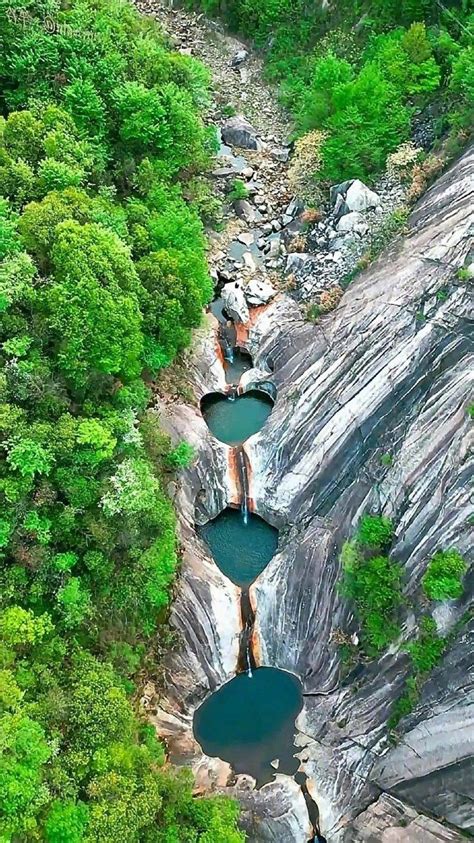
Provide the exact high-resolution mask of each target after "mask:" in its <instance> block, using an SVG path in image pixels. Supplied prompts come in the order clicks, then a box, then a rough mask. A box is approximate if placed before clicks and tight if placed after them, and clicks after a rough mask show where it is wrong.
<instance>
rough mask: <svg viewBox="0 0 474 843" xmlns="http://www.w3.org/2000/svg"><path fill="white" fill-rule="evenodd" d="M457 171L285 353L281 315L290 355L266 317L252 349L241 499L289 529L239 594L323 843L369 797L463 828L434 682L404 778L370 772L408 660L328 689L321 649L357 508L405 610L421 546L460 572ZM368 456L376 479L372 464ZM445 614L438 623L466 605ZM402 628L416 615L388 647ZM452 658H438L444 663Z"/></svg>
mask: <svg viewBox="0 0 474 843" xmlns="http://www.w3.org/2000/svg"><path fill="white" fill-rule="evenodd" d="M473 157H474V156H473V153H472V151H471V152H470V153H467V154H465V155H464V156H463V158H461V160H460V161H459V162H458V163H457V164H456V165H454V167H453V168H452V169H451V170H450V171H449V172H448V173H446V174H445V175H444V176H443V177H442V178H441V179H440V180H439V181H438V182H437V184H436V185H434V186H433V187H432V188H431V190H429V191H428V192H427V194H426V195H425V197H424V198H423V199H422V200H421V202H420V203H419V204H418V206H417V207H416V208H415V210H414V212H413V214H412V216H411V220H410V225H411V232H410V235H409V236H408V237H407V238H406V239H405V240H399V241H398V242H397V243H396V244H394V245H393V247H392V248H391V249H390V250H389V252H388V254H385V255H383V256H382V257H381V258H380V259H379V260H378V261H377V262H376V263H375V264H374V265H373V266H372V267H370V268H369V270H368V271H367V272H365V273H363V274H362V275H361V276H360V278H358V279H357V280H356V281H355V282H354V283H353V284H352V285H351V287H350V288H349V289H348V291H347V292H346V294H345V296H344V298H343V300H342V302H341V304H340V306H339V307H338V308H337V310H336V311H335V312H334V313H332V314H330V315H329V316H328V317H326V318H325V319H322V320H321V321H320V323H319V325H317V326H316V327H314V328H313V330H312V337H311V339H310V340H309V341H308V336H307V334H306V333H305V343H304V344H303V346H302V347H301V348H298V341H297V340H296V339H295V334H298V333H299V328H298V326H297V324H296V323H295V321H294V317H293V318H292V321H291V322H290V324H292V342H291V344H290V343H288V333H287V325H286V323H285V319H284V318H283V319H280V322H281V327H280V330H279V331H278V330H277V329H276V326H275V322H273V323H272V313H271V309H269V311H267V313H266V314H265V320H266V325H269V324H271V323H272V327H273V332H272V333H269V332H267V331H265V334H266V337H267V339H266V340H265V341H264V342H262V343H258V344H259V345H260V348H261V353H262V355H263V356H264V358H265V359H267V358H268V356H272V355H274V356H276V355H277V354H278V361H279V365H278V366H275V373H274V380H275V383H276V386H277V389H278V400H277V403H276V406H275V409H274V411H273V413H272V415H271V416H270V418H269V419H268V421H267V423H266V425H265V428H264V429H263V430H262V431H261V433H260V434H258V435H257V436H255V437H253V438H252V439H251V440H250V441H249V442H248V443H247V446H246V450H247V453H248V455H249V459H250V462H251V464H252V467H253V476H254V490H253V494H254V497H255V500H256V501H257V509H258V511H259V512H260V514H262V515H263V516H264V517H267V518H268V519H269V520H270V521H271V522H272V523H277V524H283V523H288V524H290V525H293V526H291V527H290V528H289V529H288V530H287V535H286V537H285V538H284V539H283V542H282V543H281V547H280V552H279V553H278V555H277V556H276V557H274V559H273V560H272V561H271V562H270V564H269V565H268V567H267V568H266V570H265V571H264V572H263V573H262V574H261V575H260V577H259V578H258V580H257V582H256V583H255V585H254V587H253V589H252V591H253V599H254V604H255V605H256V606H257V613H256V639H257V651H259V652H260V655H261V659H262V662H264V663H268V664H272V665H275V666H277V667H281V668H285V669H287V670H292V671H294V672H295V673H297V674H298V675H299V676H300V677H301V679H302V681H303V683H304V688H305V691H306V693H307V694H309V695H310V696H307V697H305V705H304V708H303V711H302V712H301V714H300V717H299V720H298V723H297V725H298V729H299V730H300V733H301V734H300V736H299V738H298V743H299V745H300V746H301V747H302V751H301V754H300V757H301V759H302V762H303V768H304V770H305V772H306V773H307V775H308V776H309V778H310V779H311V781H312V782H313V792H314V794H315V798H316V802H317V804H318V807H319V810H320V823H321V830H322V832H323V834H325V836H327V838H328V839H329V840H331V841H333V840H338V839H340V835H341V834H342V831H343V829H344V827H345V826H346V825H347V824H348V823H349V822H350V820H351V817H354V816H356V815H357V814H358V813H359V812H360V810H361V809H362V808H364V807H365V806H367V805H368V804H369V803H370V802H372V801H373V800H374V799H375V798H376V797H377V794H378V793H379V792H380V787H383V788H384V789H391V788H392V787H393V789H394V792H396V793H397V794H399V795H400V797H401V798H403V799H407V800H409V801H410V802H412V804H414V805H415V807H416V808H417V809H419V810H421V811H426V810H427V811H429V812H432V813H434V814H435V815H437V816H439V817H444V816H446V815H448V816H449V817H452V821H453V822H454V824H457V825H459V827H461V828H464V827H467V826H466V813H468V812H469V807H470V816H471V819H472V815H473V811H472V805H471V806H469V807H467V806H466V797H465V793H466V792H467V791H466V779H467V776H468V775H469V773H468V771H467V770H466V767H465V765H466V764H467V760H466V754H468V753H469V749H468V748H467V743H466V731H467V730H468V729H469V728H470V729H471V733H472V729H473V728H474V720H473V715H472V706H471V708H470V709H468V708H467V706H466V707H464V705H463V704H462V705H461V708H462V711H461V710H460V711H457V716H455V715H454V714H453V715H451V714H450V711H451V709H452V708H453V704H454V703H453V701H452V699H451V696H450V693H449V689H448V682H447V680H446V684H444V685H443V683H441V682H440V683H439V685H438V688H437V696H438V702H439V705H438V714H437V717H436V718H433V717H432V715H431V714H430V715H428V714H425V715H423V716H422V717H421V719H420V721H419V722H417V723H416V726H414V730H413V734H412V733H411V732H410V735H411V736H412V737H413V739H414V740H415V741H416V746H415V750H414V751H415V752H416V753H418V756H417V764H416V765H414V764H413V757H412V754H410V752H409V751H408V749H407V748H406V747H405V748H403V747H404V745H403V743H402V744H401V746H400V747H399V748H398V749H397V750H393V751H392V752H393V753H394V755H393V761H394V764H395V762H397V764H398V766H397V767H396V768H395V767H394V766H393V767H392V764H391V761H387V767H384V766H382V767H380V768H379V767H376V770H377V773H376V774H375V773H374V774H372V768H373V766H374V763H376V762H378V760H379V758H380V757H381V756H382V754H383V753H384V752H385V751H386V750H387V742H386V735H387V726H386V723H387V718H388V717H389V715H390V711H391V707H392V705H393V702H394V700H396V699H397V697H398V696H399V695H400V693H401V691H402V687H403V683H404V679H405V677H406V675H407V666H408V660H407V656H406V655H404V654H403V652H402V650H401V647H400V646H394V647H393V648H392V649H391V650H390V651H389V652H388V653H387V654H386V655H384V657H383V658H381V659H380V660H379V662H378V664H373V665H370V664H369V665H362V666H360V667H359V668H358V669H357V671H356V672H355V673H354V675H351V676H350V677H348V679H347V680H346V682H345V684H344V685H342V686H341V684H340V682H339V680H338V666H337V651H336V644H335V642H334V640H333V633H334V630H335V629H337V628H338V627H344V629H353V630H355V629H356V626H355V623H354V621H353V619H351V616H350V614H349V609H348V607H347V605H346V604H345V602H343V601H342V600H341V598H340V596H339V594H338V592H337V589H336V582H337V579H338V577H339V562H338V551H339V548H340V546H341V543H342V541H343V539H344V538H345V537H347V536H348V535H350V533H351V531H352V530H353V529H354V526H355V524H356V522H357V520H358V517H359V516H360V513H361V512H362V511H367V510H369V511H370V510H373V511H379V510H381V511H382V512H383V514H385V515H388V516H390V517H392V518H393V519H394V522H395V524H396V533H395V542H394V546H393V556H394V558H395V559H397V560H398V561H399V562H400V563H401V564H402V566H403V568H404V572H405V590H406V593H407V594H408V595H413V596H414V597H415V598H417V596H418V588H419V583H420V580H421V577H422V574H423V572H424V570H425V567H426V564H427V562H428V559H429V558H430V556H431V555H432V554H433V553H434V551H435V550H436V549H437V548H439V547H448V546H455V547H457V548H458V549H459V550H460V551H461V553H463V554H464V555H465V557H466V559H468V561H469V562H472V549H473V546H474V524H473V523H472V519H471V520H470V516H472V514H473V501H472V486H471V482H472V475H473V469H474V462H473V444H474V435H473V425H472V421H471V420H470V419H469V416H468V413H467V407H468V405H469V403H470V402H471V401H472V395H473V385H474V365H473V364H474V346H473V317H474V307H473V296H472V288H471V287H469V286H468V285H467V284H466V283H465V282H462V281H460V280H459V279H458V277H457V275H456V270H457V268H458V267H460V266H462V265H463V263H464V260H465V257H466V255H467V254H468V252H469V249H470V248H471V247H472V221H473V220H472V211H471V209H472V208H473V202H472V199H473V169H474V167H473ZM440 291H442V294H441V295H438V294H439V292H440ZM278 307H279V308H280V316H281V310H282V303H281V302H280V303H279V305H278ZM255 330H256V332H257V331H259V332H261V331H262V326H261V325H257V327H256V329H255ZM305 330H306V329H305V328H303V327H302V328H301V332H302V333H304V332H305ZM252 342H253V333H252V332H251V334H250V343H251V344H252ZM257 342H258V341H257ZM257 342H256V345H257ZM255 362H256V364H257V365H258V363H259V358H258V353H257V354H256V356H255ZM383 453H390V454H391V455H392V458H393V462H392V465H391V466H389V467H384V466H382V465H381V463H380V456H381V454H383ZM417 602H418V603H419V599H418V600H416V601H415V606H416V604H417ZM451 608H452V612H451V616H450V620H449V622H448V623H449V624H451V626H452V624H453V623H454V622H455V620H457V619H459V618H460V616H461V614H462V613H463V611H464V609H465V604H464V603H463V601H458V603H457V604H456V603H455V604H453V605H452V607H451ZM415 626H416V612H415V615H408V617H407V618H406V621H405V623H404V627H403V635H402V642H400V644H401V645H402V644H403V641H404V640H406V639H407V638H409V637H410V636H411V635H412V634H413V631H414V628H415ZM460 646H461V645H460V644H459V643H454V644H453V645H452V651H451V653H452V658H453V659H457V658H459V653H460V651H459V647H460ZM468 681H469V680H468ZM471 682H472V677H471ZM470 687H472V685H471V686H470ZM469 712H470V713H469ZM461 713H462V716H461ZM425 720H426V722H425ZM399 728H400V729H401V731H402V732H404V730H405V729H406V728H407V727H406V726H405V724H404V723H402V724H400V727H399ZM390 758H392V756H390ZM389 768H391V772H390V773H389ZM395 769H396V771H397V772H396V774H395ZM471 775H472V774H471ZM394 776H395V778H394ZM415 779H416V784H415Z"/></svg>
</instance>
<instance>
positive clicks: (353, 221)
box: [336, 211, 363, 233]
mask: <svg viewBox="0 0 474 843" xmlns="http://www.w3.org/2000/svg"><path fill="white" fill-rule="evenodd" d="M362 221H363V216H362V214H361V213H359V211H350V212H349V213H348V214H344V216H343V217H341V219H340V220H339V222H338V224H337V226H336V228H337V230H338V231H340V232H343V233H346V232H348V231H354V229H355V228H356V227H357V226H358V225H359V224H360V223H361V222H362Z"/></svg>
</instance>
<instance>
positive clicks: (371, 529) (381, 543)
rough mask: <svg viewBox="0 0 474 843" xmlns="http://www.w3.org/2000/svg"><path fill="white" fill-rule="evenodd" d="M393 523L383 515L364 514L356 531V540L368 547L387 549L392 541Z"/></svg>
mask: <svg viewBox="0 0 474 843" xmlns="http://www.w3.org/2000/svg"><path fill="white" fill-rule="evenodd" d="M392 536H393V524H392V521H391V520H390V518H384V516H381V515H363V516H362V518H361V520H360V523H359V527H358V529H357V533H356V540H357V542H359V543H360V544H362V545H365V546H367V547H368V548H376V549H380V550H385V549H386V548H387V547H388V546H389V545H390V543H391V541H392Z"/></svg>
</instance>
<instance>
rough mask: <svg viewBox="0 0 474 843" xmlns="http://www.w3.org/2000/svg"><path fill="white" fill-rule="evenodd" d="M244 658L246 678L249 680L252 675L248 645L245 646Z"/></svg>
mask: <svg viewBox="0 0 474 843" xmlns="http://www.w3.org/2000/svg"><path fill="white" fill-rule="evenodd" d="M245 656H246V659H247V676H248V678H249V679H251V678H252V675H253V674H252V666H251V664H250V646H249V644H247V649H246V651H245Z"/></svg>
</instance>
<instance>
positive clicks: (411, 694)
mask: <svg viewBox="0 0 474 843" xmlns="http://www.w3.org/2000/svg"><path fill="white" fill-rule="evenodd" d="M419 699H420V688H419V685H418V680H417V678H416V676H410V677H409V678H408V679H407V681H406V683H405V690H404V692H403V693H402V695H401V696H400V697H399V698H398V700H396V701H395V702H394V704H393V706H392V713H391V715H390V717H389V720H388V724H387V725H388V727H389V729H395V728H396V726H398V724H399V722H400V720H401V719H402V717H406V715H407V714H411V712H412V711H413V709H414V708H415V706H416V705H417V703H418V701H419Z"/></svg>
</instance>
